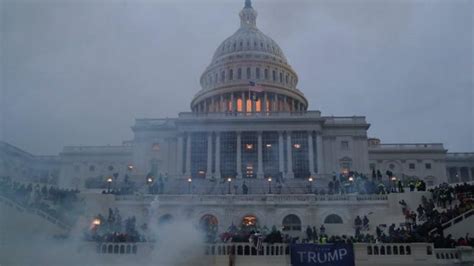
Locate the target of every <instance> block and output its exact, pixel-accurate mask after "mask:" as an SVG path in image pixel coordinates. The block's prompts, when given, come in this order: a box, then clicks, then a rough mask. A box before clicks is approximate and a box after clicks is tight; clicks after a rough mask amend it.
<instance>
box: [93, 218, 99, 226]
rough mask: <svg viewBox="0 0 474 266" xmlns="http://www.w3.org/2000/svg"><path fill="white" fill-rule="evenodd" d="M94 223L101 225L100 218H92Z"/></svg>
mask: <svg viewBox="0 0 474 266" xmlns="http://www.w3.org/2000/svg"><path fill="white" fill-rule="evenodd" d="M92 224H93V225H95V226H99V225H100V219H97V218H96V219H94V220H92Z"/></svg>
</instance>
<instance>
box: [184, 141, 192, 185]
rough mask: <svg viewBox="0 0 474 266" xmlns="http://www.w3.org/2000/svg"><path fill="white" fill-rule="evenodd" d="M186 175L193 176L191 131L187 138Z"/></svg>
mask: <svg viewBox="0 0 474 266" xmlns="http://www.w3.org/2000/svg"><path fill="white" fill-rule="evenodd" d="M184 175H185V176H186V177H190V176H191V132H189V133H188V137H187V139H186V171H185V173H184Z"/></svg>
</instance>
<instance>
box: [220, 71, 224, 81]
mask: <svg viewBox="0 0 474 266" xmlns="http://www.w3.org/2000/svg"><path fill="white" fill-rule="evenodd" d="M224 80H225V71H222V72H221V82H224Z"/></svg>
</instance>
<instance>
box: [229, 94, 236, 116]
mask: <svg viewBox="0 0 474 266" xmlns="http://www.w3.org/2000/svg"><path fill="white" fill-rule="evenodd" d="M230 102H231V103H232V110H231V111H232V113H233V112H237V101H236V99H235V97H234V93H233V92H231V93H230Z"/></svg>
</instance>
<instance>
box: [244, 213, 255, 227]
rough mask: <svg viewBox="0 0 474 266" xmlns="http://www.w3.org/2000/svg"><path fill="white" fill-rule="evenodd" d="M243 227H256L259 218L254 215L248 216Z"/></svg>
mask: <svg viewBox="0 0 474 266" xmlns="http://www.w3.org/2000/svg"><path fill="white" fill-rule="evenodd" d="M242 226H243V227H255V226H257V217H255V216H253V215H247V216H245V217H244V218H243V219H242Z"/></svg>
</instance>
